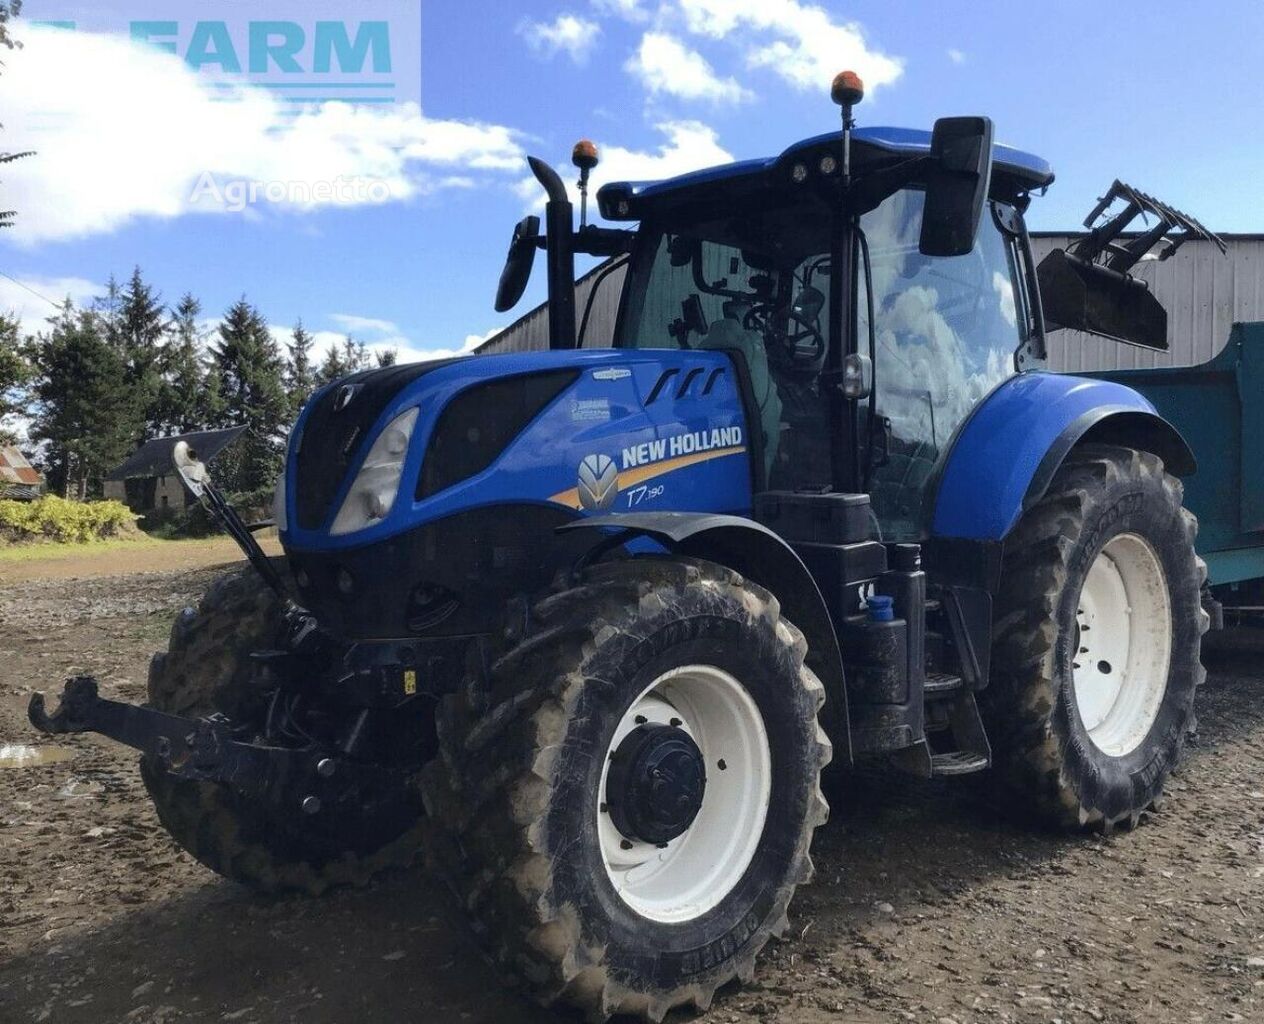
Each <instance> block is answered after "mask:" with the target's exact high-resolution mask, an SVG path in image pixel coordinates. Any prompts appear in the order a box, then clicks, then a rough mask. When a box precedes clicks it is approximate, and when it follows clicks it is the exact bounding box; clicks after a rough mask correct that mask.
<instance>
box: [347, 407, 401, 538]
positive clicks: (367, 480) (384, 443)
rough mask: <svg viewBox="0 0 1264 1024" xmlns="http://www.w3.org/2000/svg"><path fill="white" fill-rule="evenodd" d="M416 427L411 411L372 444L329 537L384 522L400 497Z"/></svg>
mask: <svg viewBox="0 0 1264 1024" xmlns="http://www.w3.org/2000/svg"><path fill="white" fill-rule="evenodd" d="M416 423H417V409H416V407H413V408H412V409H409V410H408V411H407V412H405V413H401V414H400V415H399V416H396V417H395V419H393V420H391V422H390V423H389V424H387V427H386V429H385V430H383V431H382V433H381V434H380V435H379V436H378V439H377V440H376V441H374V442H373V447H372V448H370V449H369V454H368V455H367V456H365V459H364V465H362V466H361V467H360V472H359V473H357V474H356V478H355V480H354V481H353V482H352V484H351V490H350V491H348V492H347V497H346V499H345V500H344V501H343V503H342V508H340V509H339V510H338V515H337V517H336V518H335V519H334V525H333V526H331V527H330V529H329V532H330V533H331V534H333V535H335V536H337V535H339V534H346V533H355V532H356V531H357V530H363V529H364V528H365V527H366V526H372V525H373V524H374V523H376V522H379V521H380V520H382V519H385V518H386V516H387V513H389V512H390V510H391V506H392V505H394V504H395V497H396V495H398V494H399V481H400V477H401V476H403V473H404V459H405V457H406V456H407V455H408V442H409V440H410V439H411V438H412V436H413V427H414V426H415V425H416Z"/></svg>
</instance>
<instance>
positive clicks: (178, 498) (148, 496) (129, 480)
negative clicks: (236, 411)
mask: <svg viewBox="0 0 1264 1024" xmlns="http://www.w3.org/2000/svg"><path fill="white" fill-rule="evenodd" d="M245 431H246V428H245V427H229V428H228V429H226V430H199V431H195V432H194V433H191V434H177V435H176V436H174V437H158V438H155V439H154V440H152V441H146V442H145V443H144V444H142V445H141V446H140V447H139V448H137V449H136V451H134V452H133V453H132V454H131V456H130V457H129V458H128V459H127V461H126V462H124V463H123V464H122V465H120V466H118V467H116V468H115V469H113V470H111V472H110V473H109V475H107V476H106V478H105V496H106V497H107V498H112V499H114V500H116V501H121V502H124V503H125V504H126V505H127V507H128V508H130V509H131V510H132V511H133V512H136V513H139V514H140V515H148V514H149V513H152V512H158V513H163V512H166V511H167V510H168V509H170V510H175V509H181V508H184V507H185V506H186V505H189V504H192V502H193V499H192V497H190V495H189V493H188V492H187V491H186V490H185V488H184V484H183V483H181V482H180V476H179V474H178V473H176V470H175V464H174V462H173V461H172V452H174V451H175V447H176V444H178V443H179V442H180V441H187V442H188V445H189V447H190V448H191V449H192V450H193V451H194V452H196V453H197V456H198V458H199V459H201V460H202V461H203V462H205V463H208V464H209V463H210V462H211V461H212V460H213V459H214V458H215V457H216V456H217V455H219V454H220V453H221V452H222V451H223V450H224V449H225V448H227V447H228V446H229V445H230V444H232V443H233V442H235V441H236V440H237V439H238V438H239V437H241V435H242V434H243V433H245Z"/></svg>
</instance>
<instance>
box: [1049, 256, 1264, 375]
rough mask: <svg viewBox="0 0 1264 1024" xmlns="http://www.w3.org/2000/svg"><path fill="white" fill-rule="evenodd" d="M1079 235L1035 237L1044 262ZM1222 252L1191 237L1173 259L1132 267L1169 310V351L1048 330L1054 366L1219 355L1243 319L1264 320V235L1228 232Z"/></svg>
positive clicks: (1127, 364) (1097, 366)
mask: <svg viewBox="0 0 1264 1024" xmlns="http://www.w3.org/2000/svg"><path fill="white" fill-rule="evenodd" d="M1077 237H1079V236H1077V235H1046V234H1041V235H1033V236H1032V239H1031V247H1032V251H1033V253H1034V255H1035V257H1036V262H1039V261H1040V260H1041V259H1042V258H1043V257H1044V256H1045V255H1046V254H1047V253H1048V252H1049V251H1050V250H1052V249H1058V248H1064V247H1065V246H1066V245H1067V244H1068V242H1070V241H1072V240H1073V239H1075V238H1077ZM1224 239H1225V243H1226V244H1227V245H1228V247H1229V252H1228V254H1227V255H1223V256H1222V255H1221V253H1220V250H1219V249H1217V248H1216V247H1215V246H1214V245H1212V244H1211V243H1210V242H1203V241H1191V242H1186V243H1185V244H1184V245H1182V246H1181V248H1179V249H1178V250H1177V251H1176V255H1174V256H1173V257H1172V258H1171V259H1169V260H1164V261H1163V262H1159V261H1157V260H1147V261H1145V262H1143V263H1139V264H1137V266H1136V267H1134V268H1133V274H1134V276H1135V277H1138V278H1141V279H1142V280H1144V281H1146V282H1147V283H1148V284H1149V285H1150V288H1151V290H1153V292H1154V294H1155V297H1156V298H1157V299H1158V300H1159V302H1161V303H1162V304H1163V307H1164V309H1166V310H1167V314H1168V319H1167V341H1168V351H1167V352H1151V351H1150V350H1148V349H1144V348H1137V347H1135V346H1133V345H1121V344H1119V343H1117V342H1113V341H1107V340H1106V339H1105V338H1098V337H1094V336H1093V335H1091V334H1084V333H1083V332H1081V331H1054V332H1053V333H1052V334H1051V335H1049V366H1050V368H1051V369H1054V370H1062V371H1065V372H1068V373H1076V372H1080V371H1088V370H1116V369H1132V368H1135V367H1151V366H1191V365H1193V364H1195V363H1204V362H1206V361H1207V360H1208V359H1210V358H1211V357H1212V356H1214V355H1216V353H1218V352H1219V351H1220V350H1221V349H1222V348H1224V346H1225V342H1227V341H1228V340H1229V329H1230V328H1231V327H1232V326H1233V324H1234V323H1235V322H1237V321H1239V320H1264V237H1260V236H1253V235H1228V236H1224Z"/></svg>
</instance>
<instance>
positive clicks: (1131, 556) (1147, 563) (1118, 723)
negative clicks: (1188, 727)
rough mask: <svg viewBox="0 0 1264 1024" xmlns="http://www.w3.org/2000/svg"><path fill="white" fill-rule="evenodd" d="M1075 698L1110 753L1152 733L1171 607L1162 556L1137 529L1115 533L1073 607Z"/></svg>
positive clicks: (1163, 680)
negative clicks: (1074, 621)
mask: <svg viewBox="0 0 1264 1024" xmlns="http://www.w3.org/2000/svg"><path fill="white" fill-rule="evenodd" d="M1075 619H1076V626H1077V633H1078V643H1077V644H1076V649H1075V651H1074V653H1073V654H1072V657H1071V661H1072V677H1073V680H1074V691H1075V705H1076V708H1077V710H1078V711H1079V715H1080V721H1081V722H1082V723H1083V724H1084V729H1085V731H1087V733H1088V737H1089V739H1090V740H1091V741H1092V742H1093V744H1094V746H1096V747H1097V748H1098V749H1099V750H1101V751H1102V752H1103V753H1104V754H1107V755H1109V756H1111V757H1123V756H1124V755H1126V754H1130V753H1132V751H1134V750H1136V749H1137V747H1139V746H1140V745H1141V743H1142V741H1143V740H1144V739H1145V738H1146V736H1147V735H1149V732H1150V728H1151V726H1153V725H1154V720H1155V718H1157V717H1158V714H1159V708H1160V707H1161V706H1162V704H1163V695H1164V694H1165V693H1166V692H1167V674H1168V663H1169V660H1170V657H1171V650H1172V606H1171V600H1170V598H1169V596H1168V589H1167V577H1166V576H1165V575H1164V573H1163V566H1162V565H1161V564H1160V563H1159V558H1158V555H1156V554H1155V552H1154V548H1152V547H1151V546H1150V543H1149V542H1148V541H1147V540H1145V538H1143V537H1141V536H1139V535H1137V534H1135V533H1121V534H1119V535H1118V536H1116V537H1112V538H1111V539H1110V540H1109V541H1108V542H1107V543H1106V546H1105V547H1104V548H1103V549H1102V551H1101V553H1100V554H1099V555H1098V556H1097V558H1096V559H1095V560H1094V561H1093V564H1092V565H1091V566H1090V567H1089V570H1088V575H1087V576H1086V577H1085V579H1084V586H1083V588H1082V590H1081V591H1080V601H1079V605H1078V607H1077V611H1076V617H1075Z"/></svg>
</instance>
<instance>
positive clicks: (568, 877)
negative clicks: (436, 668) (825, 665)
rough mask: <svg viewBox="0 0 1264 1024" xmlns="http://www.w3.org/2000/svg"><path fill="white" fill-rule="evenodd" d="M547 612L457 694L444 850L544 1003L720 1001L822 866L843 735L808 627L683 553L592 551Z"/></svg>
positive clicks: (505, 953)
mask: <svg viewBox="0 0 1264 1024" xmlns="http://www.w3.org/2000/svg"><path fill="white" fill-rule="evenodd" d="M532 620H533V622H534V623H535V627H534V628H533V629H532V630H530V631H528V632H527V633H526V634H525V635H520V636H518V637H517V638H516V641H515V643H514V646H513V647H512V648H511V649H510V650H509V651H508V652H507V653H506V654H505V655H504V656H503V657H501V658H500V659H499V660H498V661H497V662H496V663H495V664H494V665H493V666H492V668H491V671H490V674H489V678H488V679H487V680H486V681H485V682H483V681H477V680H476V681H472V682H471V683H470V684H467V686H466V687H465V688H464V689H463V691H462V692H460V693H458V694H455V695H453V696H451V697H448V698H446V700H445V703H444V705H443V707H442V708H441V711H440V718H439V736H440V749H441V752H442V755H443V756H442V759H441V760H436V761H435V762H433V763H432V764H431V765H430V766H429V767H428V768H427V769H426V770H425V772H424V773H423V791H424V793H425V796H426V804H427V810H428V812H429V813H430V815H431V820H432V821H433V822H434V823H435V824H437V825H440V826H442V831H441V832H440V833H439V834H438V835H437V836H436V843H435V845H434V847H433V850H434V852H435V854H436V860H437V866H438V867H440V869H441V870H443V871H444V872H445V873H446V874H447V875H448V877H449V878H450V880H451V881H452V882H453V884H454V886H455V888H456V890H457V892H458V893H459V895H460V896H461V898H462V901H463V902H464V903H465V905H466V907H467V909H468V910H469V911H470V913H471V915H472V920H473V924H474V927H475V930H476V932H478V933H479V935H480V937H481V938H482V940H483V942H484V944H485V945H486V946H487V948H488V949H489V950H490V952H491V953H492V954H493V956H494V957H495V959H496V960H497V961H498V962H499V963H500V965H501V966H502V967H504V968H505V969H507V970H508V971H510V972H511V973H513V974H514V975H516V976H517V977H518V978H519V979H520V980H522V981H523V982H525V983H526V985H527V986H528V988H529V989H530V990H531V992H532V993H533V994H534V995H535V996H536V997H537V998H538V999H539V1000H540V1001H541V1002H544V1003H546V1004H554V1003H561V1004H569V1005H571V1006H574V1007H577V1008H579V1009H581V1010H582V1011H584V1012H586V1013H587V1014H588V1015H589V1016H590V1017H593V1018H600V1019H604V1018H605V1017H608V1016H610V1015H612V1014H616V1013H621V1014H636V1015H640V1016H645V1017H648V1018H650V1019H653V1020H661V1019H662V1017H663V1016H664V1015H665V1014H666V1013H667V1012H668V1011H669V1010H671V1009H672V1008H673V1007H676V1006H681V1005H685V1004H691V1005H693V1006H695V1007H698V1008H705V1007H706V1006H708V1005H709V1004H710V1002H711V999H712V996H713V995H714V993H715V991H716V989H717V988H718V987H719V986H721V985H723V984H724V983H726V982H728V981H730V980H732V979H733V978H735V977H739V978H748V977H749V976H750V974H751V972H752V970H753V967H754V960H755V957H756V955H757V954H758V953H759V951H760V949H761V948H762V947H763V946H764V944H765V943H766V942H767V941H768V939H769V938H770V937H771V936H772V935H777V934H780V933H781V932H782V931H783V930H784V929H785V928H786V926H787V919H786V911H787V907H788V905H789V902H790V898H791V896H792V895H793V893H794V890H795V888H796V887H797V886H798V885H799V884H801V883H803V882H805V881H807V880H808V878H809V877H810V876H811V871H812V864H811V860H810V858H809V855H808V846H809V843H810V842H811V838H812V833H813V831H814V830H815V829H816V827H817V826H818V825H820V824H821V823H822V822H823V821H824V820H825V816H826V807H825V802H824V799H823V798H822V796H821V791H820V772H821V768H822V767H823V766H824V765H825V764H826V763H827V762H828V760H829V755H830V745H829V741H828V740H827V739H826V738H825V734H824V733H823V732H822V730H821V728H820V726H819V725H818V724H817V712H818V711H819V709H820V707H821V705H822V703H823V701H824V696H825V694H824V690H823V688H822V686H821V684H820V682H819V681H818V680H817V679H816V677H815V676H814V675H813V674H812V672H811V671H810V670H809V669H807V668H806V667H805V666H804V663H803V659H804V655H805V653H806V649H807V645H806V643H805V642H804V640H803V636H802V634H800V633H799V631H798V630H797V629H795V628H794V627H793V626H791V625H790V624H789V623H788V622H786V621H785V620H784V619H782V618H781V617H780V613H779V609H778V605H777V602H776V601H775V600H774V599H773V598H772V597H770V595H769V594H768V593H766V592H765V591H763V590H761V589H760V588H758V587H756V586H754V585H752V584H750V583H748V582H746V581H745V580H743V579H742V578H741V577H739V576H737V575H736V574H734V573H731V572H729V571H727V570H724V569H722V568H720V567H718V566H715V565H711V564H708V563H703V562H694V561H687V560H679V561H672V560H662V559H651V560H642V559H633V560H630V561H626V562H618V563H612V564H608V565H600V566H597V567H595V568H593V569H590V570H588V571H587V573H586V574H585V577H584V579H583V580H582V581H581V582H580V583H579V585H577V586H576V587H574V588H573V589H569V590H566V591H562V592H560V593H557V594H554V595H552V596H550V597H548V598H546V599H544V600H543V601H542V602H540V603H539V604H538V605H537V606H536V607H535V609H534V613H533V616H532Z"/></svg>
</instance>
